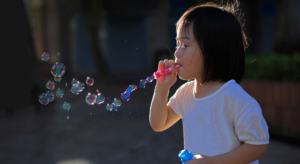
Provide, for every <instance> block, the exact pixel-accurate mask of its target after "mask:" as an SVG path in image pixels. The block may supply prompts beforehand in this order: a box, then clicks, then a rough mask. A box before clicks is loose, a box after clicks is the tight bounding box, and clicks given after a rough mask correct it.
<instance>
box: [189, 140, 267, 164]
mask: <svg viewBox="0 0 300 164" xmlns="http://www.w3.org/2000/svg"><path fill="white" fill-rule="evenodd" d="M267 152H268V144H266V145H251V144H246V143H244V144H242V145H241V146H239V147H237V148H236V149H234V150H232V151H230V152H228V153H224V154H220V155H216V156H204V155H201V154H197V155H195V157H196V158H195V159H192V160H190V161H188V162H185V163H184V164H249V163H250V162H253V161H255V160H257V159H259V158H261V157H263V156H264V155H266V153H267Z"/></svg>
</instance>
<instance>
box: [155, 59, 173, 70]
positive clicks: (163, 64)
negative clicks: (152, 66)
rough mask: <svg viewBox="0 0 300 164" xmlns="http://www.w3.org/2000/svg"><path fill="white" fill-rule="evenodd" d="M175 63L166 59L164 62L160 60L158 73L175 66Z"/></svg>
mask: <svg viewBox="0 0 300 164" xmlns="http://www.w3.org/2000/svg"><path fill="white" fill-rule="evenodd" d="M174 65H175V63H174V61H173V60H172V59H171V60H168V59H165V60H164V61H162V60H160V61H159V63H158V71H160V70H163V69H166V68H169V67H172V66H174Z"/></svg>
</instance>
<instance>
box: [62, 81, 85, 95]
mask: <svg viewBox="0 0 300 164" xmlns="http://www.w3.org/2000/svg"><path fill="white" fill-rule="evenodd" d="M71 85H72V87H71V89H70V91H71V93H73V94H76V95H78V94H79V93H80V92H82V91H83V90H84V88H85V86H84V83H83V82H80V81H79V80H77V79H75V78H73V80H72V82H71ZM66 86H67V84H66Z"/></svg>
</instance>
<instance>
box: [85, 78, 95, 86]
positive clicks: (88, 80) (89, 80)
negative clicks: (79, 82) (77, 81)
mask: <svg viewBox="0 0 300 164" xmlns="http://www.w3.org/2000/svg"><path fill="white" fill-rule="evenodd" d="M85 83H86V85H88V86H93V84H94V79H93V78H91V77H87V78H86V81H85Z"/></svg>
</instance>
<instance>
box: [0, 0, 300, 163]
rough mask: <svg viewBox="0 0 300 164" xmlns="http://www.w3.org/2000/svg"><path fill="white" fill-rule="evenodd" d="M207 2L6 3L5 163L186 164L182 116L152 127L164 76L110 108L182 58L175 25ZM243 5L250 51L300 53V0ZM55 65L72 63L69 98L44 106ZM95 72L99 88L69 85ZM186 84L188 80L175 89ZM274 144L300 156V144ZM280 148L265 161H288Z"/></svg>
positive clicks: (1, 121) (0, 149)
mask: <svg viewBox="0 0 300 164" xmlns="http://www.w3.org/2000/svg"><path fill="white" fill-rule="evenodd" d="M199 2H200V3H204V2H208V1H204V0H203V1H195V0H186V1H184V0H143V1H140V0H10V1H3V2H1V4H0V6H1V7H0V8H1V9H0V21H1V28H0V33H1V38H0V39H1V50H0V52H1V64H0V65H1V73H2V76H1V77H2V78H1V88H2V89H1V91H2V92H1V93H2V96H1V99H0V101H1V104H0V116H1V117H0V127H1V135H0V140H1V143H0V163H4V164H6V163H7V164H13V163H18V164H19V163H51V164H52V163H53V164H67V163H68V162H69V163H76V162H77V163H80V164H81V163H91V164H92V163H95V164H96V163H102V162H103V163H176V162H177V163H180V160H179V158H178V157H177V153H178V152H179V151H180V150H181V149H182V148H183V138H182V126H181V121H179V122H178V123H176V124H175V125H174V126H173V127H171V128H170V129H168V130H167V131H165V132H162V133H155V132H153V131H152V130H151V128H150V125H149V121H148V114H149V105H150V102H151V98H152V94H153V89H154V85H155V81H154V82H153V83H151V84H147V87H146V88H144V89H142V88H138V89H137V90H136V91H134V92H133V94H132V97H131V99H130V101H129V102H123V105H122V106H121V107H120V109H119V110H118V111H117V112H108V111H107V110H106V109H105V106H106V103H112V101H113V98H119V97H120V93H121V92H124V91H125V89H126V88H127V87H128V85H131V84H135V85H138V83H139V80H140V79H145V78H146V77H148V76H151V74H152V73H153V72H154V71H155V70H156V69H157V63H158V61H159V60H163V59H166V58H167V59H170V58H173V53H174V50H175V47H176V42H175V36H176V33H175V23H176V22H177V20H178V19H179V18H180V16H181V15H182V14H183V12H184V11H186V10H187V9H188V8H189V7H190V6H193V5H195V4H197V3H199ZM217 2H218V1H217ZM240 2H241V12H242V13H244V16H243V18H244V20H245V27H246V33H247V35H248V37H249V40H250V45H249V47H248V48H247V54H258V55H267V54H270V53H277V54H284V55H287V56H289V55H290V54H293V53H297V52H299V49H300V48H299V47H300V46H299V43H300V42H299V40H300V32H299V29H300V14H299V12H298V8H299V7H300V1H297V0H285V1H283V0H276V1H269V0H262V1H251V0H241V1H240ZM43 52H48V53H49V54H50V59H49V61H42V60H41V55H42V53H43ZM58 52H60V54H61V55H60V56H58V55H57V53H58ZM55 62H61V63H63V64H64V65H65V66H66V74H65V75H64V76H63V77H62V81H61V82H59V83H56V87H55V90H53V91H56V89H57V88H59V87H60V88H63V89H64V91H65V96H64V97H63V98H62V99H60V98H57V97H56V98H55V100H54V101H53V102H51V103H49V104H48V105H46V106H44V105H41V104H39V102H38V97H39V95H40V94H42V93H45V92H46V91H47V90H48V89H47V88H46V86H45V85H46V82H47V81H49V80H53V76H52V75H51V73H50V69H51V66H52V65H53V64H54V63H55ZM87 76H89V77H93V78H94V79H95V84H94V86H92V87H89V86H86V89H85V90H84V91H83V92H82V93H80V94H79V95H74V94H72V93H70V92H69V91H68V90H69V89H70V86H71V84H70V82H71V80H72V78H77V79H79V80H80V81H85V79H86V77H87ZM65 83H67V84H68V86H65ZM182 83H184V81H181V80H180V79H179V80H178V81H177V83H176V84H175V85H174V87H172V89H171V91H170V95H172V94H173V93H174V91H175V90H176V88H178V87H179V86H180V85H181V84H182ZM96 89H98V90H99V91H100V92H101V93H102V94H103V95H105V96H106V102H105V103H104V104H101V105H97V106H96V105H95V106H90V105H88V104H86V103H85V101H84V99H85V96H86V94H87V93H88V92H93V93H95V92H96ZM65 101H67V102H70V103H71V110H70V111H69V112H67V111H64V110H63V109H62V103H63V102H65ZM274 138H276V136H275V135H274ZM277 139H279V140H278V142H281V141H283V143H287V141H289V140H290V139H286V138H282V137H281V138H280V137H279V138H277ZM276 142H277V140H276V141H275V140H274V143H276ZM296 142H297V141H294V140H293V142H292V144H290V145H294V144H295V143H296ZM279 145H280V144H279ZM283 145H284V144H283ZM276 146H277V147H276ZM273 147H276V149H282V150H285V149H287V150H290V151H291V150H294V149H295V150H294V151H295V152H298V153H299V149H298V147H296V148H291V147H289V146H286V147H284V146H283V147H280V146H278V145H276V144H274V145H273ZM276 153H278V152H275V153H274V152H273V154H269V155H267V156H266V157H265V158H264V159H262V160H263V161H264V162H265V163H274V162H276V161H277V162H278V161H280V160H283V161H286V160H285V159H283V156H284V154H283V153H280V152H279V153H278V154H277V155H276ZM274 154H275V155H274ZM296 154H297V153H296ZM275 156H276V157H275ZM281 157H282V158H281ZM275 159H276V160H275ZM293 159H297V158H296V157H290V160H293ZM262 163H263V162H262ZM289 163H292V162H289Z"/></svg>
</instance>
